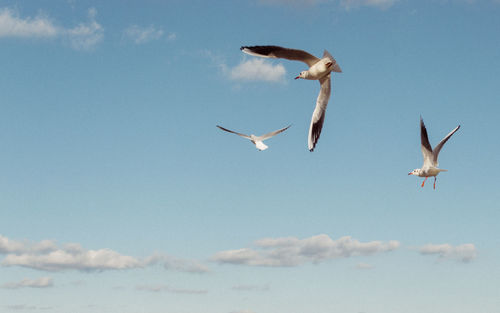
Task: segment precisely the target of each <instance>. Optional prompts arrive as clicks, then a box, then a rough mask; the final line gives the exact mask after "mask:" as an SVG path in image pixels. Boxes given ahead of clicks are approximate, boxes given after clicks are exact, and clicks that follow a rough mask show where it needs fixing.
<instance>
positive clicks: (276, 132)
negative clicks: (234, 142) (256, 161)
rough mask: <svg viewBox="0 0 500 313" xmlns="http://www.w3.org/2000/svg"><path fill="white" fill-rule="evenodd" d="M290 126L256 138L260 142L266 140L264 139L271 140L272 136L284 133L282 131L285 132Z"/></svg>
mask: <svg viewBox="0 0 500 313" xmlns="http://www.w3.org/2000/svg"><path fill="white" fill-rule="evenodd" d="M290 126H292V125H288V126H287V127H285V128H282V129H278V130H275V131H273V132H270V133H267V134H265V135H262V136H259V137H258V138H259V139H260V140H266V139H269V138H271V137H273V136H276V135H277V134H279V133H282V132H284V131H285V130H287V129H288V128H289V127H290Z"/></svg>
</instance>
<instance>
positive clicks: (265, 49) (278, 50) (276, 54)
mask: <svg viewBox="0 0 500 313" xmlns="http://www.w3.org/2000/svg"><path fill="white" fill-rule="evenodd" d="M240 50H241V51H243V52H244V53H247V54H250V55H253V56H259V57H264V58H282V59H287V60H295V61H302V62H304V63H306V64H307V65H308V66H309V69H308V70H307V71H302V72H300V74H299V75H298V76H297V77H295V79H299V78H302V79H309V80H319V84H320V86H321V88H320V91H319V95H318V99H317V100H316V108H315V109H314V112H313V115H312V118H311V125H310V126H309V136H308V148H309V151H311V152H312V151H313V150H314V147H315V146H316V143H317V142H318V139H319V135H320V134H321V129H322V128H323V122H324V121H325V111H326V106H327V105H328V99H329V98H330V93H331V87H330V85H331V83H330V80H331V75H330V73H331V72H338V73H341V72H342V70H341V69H340V66H339V65H338V64H337V61H335V59H334V58H333V57H332V56H331V54H330V53H328V51H326V50H325V51H324V52H323V57H322V58H321V59H320V58H317V57H315V56H314V55H312V54H310V53H308V52H306V51H303V50H297V49H289V48H283V47H278V46H243V47H241V48H240Z"/></svg>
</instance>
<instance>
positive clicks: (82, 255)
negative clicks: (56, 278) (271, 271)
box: [0, 235, 208, 273]
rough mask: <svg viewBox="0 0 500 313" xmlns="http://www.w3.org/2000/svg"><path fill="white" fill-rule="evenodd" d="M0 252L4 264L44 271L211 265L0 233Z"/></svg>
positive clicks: (188, 268)
mask: <svg viewBox="0 0 500 313" xmlns="http://www.w3.org/2000/svg"><path fill="white" fill-rule="evenodd" d="M0 254H6V256H5V257H4V259H3V260H2V262H1V264H2V265H3V266H22V267H28V268H33V269H37V270H43V271H63V270H80V271H104V270H125V269H133V268H143V267H146V266H152V265H156V264H159V265H162V266H163V267H164V268H165V269H167V270H174V271H180V272H190V273H204V272H207V271H208V268H207V267H206V266H204V265H203V264H201V263H199V262H198V261H195V260H186V259H180V258H176V257H173V256H169V255H165V254H159V253H156V254H153V255H152V256H149V257H146V258H135V257H132V256H127V255H122V254H120V253H118V252H116V251H113V250H111V249H98V250H88V249H84V248H83V247H82V246H81V245H80V244H77V243H69V244H65V245H62V246H59V245H57V244H56V243H55V242H54V241H51V240H43V241H40V242H38V243H30V242H20V241H14V240H10V239H9V238H7V237H4V236H2V235H0Z"/></svg>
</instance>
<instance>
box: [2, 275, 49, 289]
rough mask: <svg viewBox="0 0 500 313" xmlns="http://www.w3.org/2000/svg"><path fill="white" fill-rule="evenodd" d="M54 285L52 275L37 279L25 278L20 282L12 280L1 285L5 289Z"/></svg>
mask: <svg viewBox="0 0 500 313" xmlns="http://www.w3.org/2000/svg"><path fill="white" fill-rule="evenodd" d="M52 286H54V282H53V280H52V278H50V277H41V278H37V279H27V278H26V279H23V280H21V281H19V282H10V283H5V284H2V285H0V288H3V289H19V288H49V287H52Z"/></svg>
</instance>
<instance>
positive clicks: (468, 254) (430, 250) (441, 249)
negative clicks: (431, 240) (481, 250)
mask: <svg viewBox="0 0 500 313" xmlns="http://www.w3.org/2000/svg"><path fill="white" fill-rule="evenodd" d="M419 252H420V254H422V255H438V256H439V258H440V259H453V260H458V261H461V262H465V263H466V262H470V261H472V260H473V259H475V258H476V255H477V252H476V247H475V246H474V245H473V244H471V243H466V244H463V245H459V246H455V247H454V246H452V245H450V244H447V243H445V244H427V245H424V246H422V247H421V248H420V249H419Z"/></svg>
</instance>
